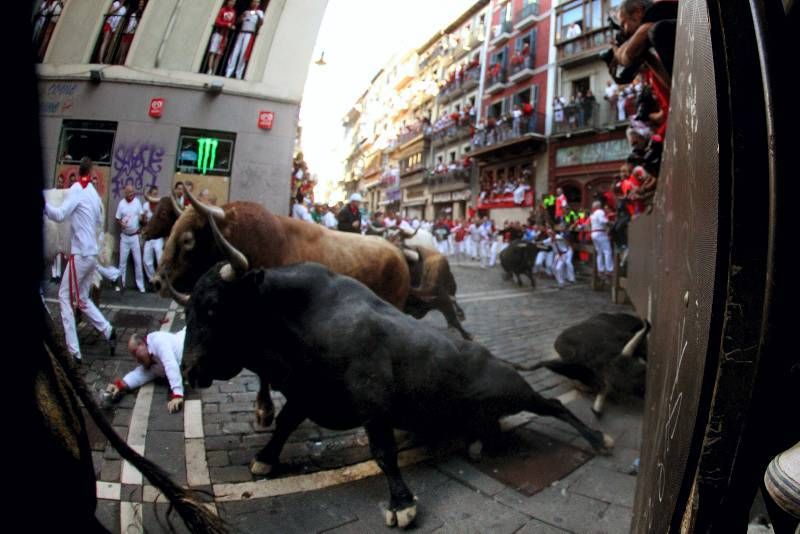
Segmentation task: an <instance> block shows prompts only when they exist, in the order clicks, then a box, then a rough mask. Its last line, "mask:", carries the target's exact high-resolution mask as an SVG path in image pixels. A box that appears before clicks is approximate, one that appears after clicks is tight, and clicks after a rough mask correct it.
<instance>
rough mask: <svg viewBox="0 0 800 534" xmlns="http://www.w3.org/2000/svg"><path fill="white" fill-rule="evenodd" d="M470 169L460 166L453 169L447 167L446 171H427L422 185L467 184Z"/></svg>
mask: <svg viewBox="0 0 800 534" xmlns="http://www.w3.org/2000/svg"><path fill="white" fill-rule="evenodd" d="M471 169H472V168H471V167H463V166H461V165H458V166H456V167H455V168H451V167H448V168H447V170H446V171H440V172H437V171H428V172H427V173H426V174H425V179H424V183H426V184H427V185H431V186H437V185H449V184H455V183H465V184H468V183H469V180H470V171H471Z"/></svg>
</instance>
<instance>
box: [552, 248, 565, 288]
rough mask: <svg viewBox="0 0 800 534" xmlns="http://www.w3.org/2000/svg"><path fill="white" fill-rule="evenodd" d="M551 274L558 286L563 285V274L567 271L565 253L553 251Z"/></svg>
mask: <svg viewBox="0 0 800 534" xmlns="http://www.w3.org/2000/svg"><path fill="white" fill-rule="evenodd" d="M552 272H553V276H555V278H556V283H558V287H563V286H564V276H565V275H566V272H567V255H566V253H564V254H555V253H553V267H552Z"/></svg>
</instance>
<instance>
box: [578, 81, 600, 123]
mask: <svg viewBox="0 0 800 534" xmlns="http://www.w3.org/2000/svg"><path fill="white" fill-rule="evenodd" d="M595 104H597V99H596V98H595V97H594V95H593V94H592V90H591V89H587V90H586V94H585V95H584V96H583V100H581V107H582V108H583V120H584V123H583V124H584V125H587V124H591V123H592V114H593V112H594V106H595Z"/></svg>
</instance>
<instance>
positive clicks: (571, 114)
mask: <svg viewBox="0 0 800 534" xmlns="http://www.w3.org/2000/svg"><path fill="white" fill-rule="evenodd" d="M579 109H580V106H579V105H578V100H577V99H576V98H575V95H572V96H571V97H569V103H568V104H567V105H566V106H564V111H566V113H567V124H568V125H569V127H570V128H577V127H579V125H580V122H579V121H578V114H579Z"/></svg>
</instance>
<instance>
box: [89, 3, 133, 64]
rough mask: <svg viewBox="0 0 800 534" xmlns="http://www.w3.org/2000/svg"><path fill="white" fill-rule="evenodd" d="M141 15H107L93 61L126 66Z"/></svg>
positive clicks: (129, 13) (128, 13)
mask: <svg viewBox="0 0 800 534" xmlns="http://www.w3.org/2000/svg"><path fill="white" fill-rule="evenodd" d="M141 15H142V14H141V13H140V12H138V11H132V12H127V13H125V14H121V15H120V14H111V15H106V16H105V20H104V21H103V26H102V29H101V30H100V36H99V37H98V38H97V42H96V43H95V46H94V52H93V53H92V61H93V62H94V63H105V64H107V65H124V64H125V59H126V58H127V56H128V50H129V49H130V47H131V42H132V41H133V36H134V35H135V34H136V28H138V27H139V18H140V17H141Z"/></svg>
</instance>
